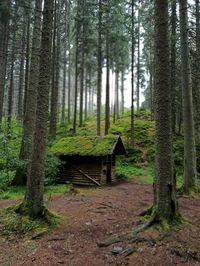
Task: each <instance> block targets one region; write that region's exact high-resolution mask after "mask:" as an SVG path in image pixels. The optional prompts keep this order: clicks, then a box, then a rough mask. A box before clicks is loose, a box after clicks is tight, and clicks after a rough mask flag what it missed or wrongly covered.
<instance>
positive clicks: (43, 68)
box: [23, 0, 53, 218]
mask: <svg viewBox="0 0 200 266" xmlns="http://www.w3.org/2000/svg"><path fill="white" fill-rule="evenodd" d="M43 14H44V15H43V26H42V43H41V58H40V72H39V85H38V96H37V111H36V126H35V135H34V148H33V154H32V163H31V169H30V175H29V176H28V180H27V190H26V195H25V199H24V204H23V205H24V206H25V208H26V210H27V212H28V214H29V215H30V216H31V217H34V218H38V217H42V216H44V213H43V211H44V201H43V189H44V160H45V150H46V137H47V122H48V108H49V87H50V72H49V66H50V65H51V46H52V27H53V25H52V24H53V0H45V1H44V11H43Z"/></svg>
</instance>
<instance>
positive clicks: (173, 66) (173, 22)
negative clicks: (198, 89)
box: [170, 0, 177, 134]
mask: <svg viewBox="0 0 200 266" xmlns="http://www.w3.org/2000/svg"><path fill="white" fill-rule="evenodd" d="M171 10H172V13H171V47H170V50H171V62H170V69H171V71H170V87H171V97H172V132H173V134H174V133H175V129H176V103H175V100H176V99H175V98H176V24H177V16H176V0H172V1H171Z"/></svg>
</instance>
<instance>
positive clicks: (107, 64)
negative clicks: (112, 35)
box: [105, 29, 110, 135]
mask: <svg viewBox="0 0 200 266" xmlns="http://www.w3.org/2000/svg"><path fill="white" fill-rule="evenodd" d="M109 46H110V44H109V30H108V29H106V111H105V135H107V134H108V130H109V128H110V57H109V49H110V47H109Z"/></svg>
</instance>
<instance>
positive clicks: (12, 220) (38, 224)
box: [0, 206, 55, 238]
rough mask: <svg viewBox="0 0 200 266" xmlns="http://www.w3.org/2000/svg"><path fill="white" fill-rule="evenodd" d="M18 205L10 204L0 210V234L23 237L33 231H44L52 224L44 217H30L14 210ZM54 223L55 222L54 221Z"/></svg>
mask: <svg viewBox="0 0 200 266" xmlns="http://www.w3.org/2000/svg"><path fill="white" fill-rule="evenodd" d="M17 207H18V206H11V207H8V208H6V209H1V210H0V235H1V236H3V237H5V238H12V237H14V238H16V235H17V236H18V237H22V236H23V237H24V236H25V235H29V234H33V233H36V232H37V233H39V232H40V233H41V232H43V233H45V232H48V230H49V228H50V227H51V226H52V225H53V223H52V224H50V223H48V222H47V221H46V220H44V219H36V220H33V219H31V218H30V217H29V216H28V215H20V214H18V213H17V212H16V208H17ZM54 224H55V223H54Z"/></svg>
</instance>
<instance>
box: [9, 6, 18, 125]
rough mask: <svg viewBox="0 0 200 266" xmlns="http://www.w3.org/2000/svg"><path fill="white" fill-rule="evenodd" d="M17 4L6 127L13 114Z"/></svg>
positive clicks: (14, 16) (13, 27)
mask: <svg viewBox="0 0 200 266" xmlns="http://www.w3.org/2000/svg"><path fill="white" fill-rule="evenodd" d="M17 10H18V7H17V3H15V10H14V14H13V21H12V31H13V35H12V53H11V68H10V84H9V89H8V127H9V128H10V127H11V119H12V114H13V95H14V68H15V57H16V33H17V21H16V17H17Z"/></svg>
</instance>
